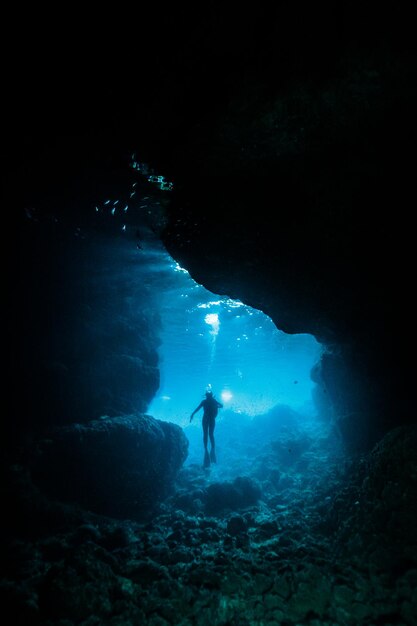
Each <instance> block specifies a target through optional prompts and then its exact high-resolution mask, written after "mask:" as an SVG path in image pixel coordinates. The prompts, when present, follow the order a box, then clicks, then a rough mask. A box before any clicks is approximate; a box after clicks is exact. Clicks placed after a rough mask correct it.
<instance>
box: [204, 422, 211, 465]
mask: <svg viewBox="0 0 417 626" xmlns="http://www.w3.org/2000/svg"><path fill="white" fill-rule="evenodd" d="M208 431H209V424H208V421H207V419H204V418H203V443H204V467H210V456H209V452H208V449H207V443H208Z"/></svg>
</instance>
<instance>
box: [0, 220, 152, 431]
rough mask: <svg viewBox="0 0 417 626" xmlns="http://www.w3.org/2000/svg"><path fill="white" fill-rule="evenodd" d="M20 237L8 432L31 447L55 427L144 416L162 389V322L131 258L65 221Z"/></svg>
mask: <svg viewBox="0 0 417 626" xmlns="http://www.w3.org/2000/svg"><path fill="white" fill-rule="evenodd" d="M93 210H94V208H93ZM19 232H20V243H21V246H22V248H23V250H24V255H23V256H21V249H16V250H15V261H14V262H15V268H14V269H15V272H14V277H15V282H14V284H13V287H12V290H11V296H12V300H11V303H10V312H11V315H12V317H13V321H12V322H11V326H10V328H11V332H10V334H9V335H8V341H9V342H10V346H11V348H10V361H9V363H8V367H9V370H8V371H9V374H8V376H10V392H11V394H12V398H13V400H12V402H11V403H10V413H9V419H8V420H5V421H4V423H3V424H2V428H3V429H4V430H5V431H6V434H7V435H11V434H13V435H14V436H15V437H16V438H17V439H18V440H19V439H20V440H23V442H24V441H25V437H26V438H27V440H30V437H31V436H39V434H40V433H42V430H43V429H44V428H45V427H49V426H53V425H62V424H68V423H72V422H81V421H83V420H85V421H89V420H91V419H95V418H99V417H101V416H106V415H107V416H111V417H114V416H117V415H123V414H129V413H133V412H136V411H138V412H145V411H146V409H147V407H148V405H149V402H150V401H151V399H152V398H153V396H154V394H155V392H156V390H157V389H158V386H159V369H158V354H157V349H158V347H159V342H160V340H159V337H158V330H159V318H158V315H157V312H156V310H155V308H154V307H153V306H152V295H151V294H150V293H149V290H148V289H147V287H146V286H145V285H144V284H138V281H137V279H136V274H135V271H136V264H135V263H136V262H137V259H135V257H134V256H133V255H132V254H131V250H127V249H126V247H125V245H124V242H121V241H120V240H118V239H117V237H115V236H114V233H113V237H111V238H110V237H109V236H107V235H106V233H105V232H103V231H102V232H100V233H98V232H93V231H92V230H90V231H89V232H88V234H87V232H82V231H81V230H80V229H79V228H78V229H77V228H76V227H75V225H74V224H69V223H68V222H66V221H65V220H63V219H62V218H59V219H58V218H56V219H53V218H52V217H50V218H49V219H48V218H46V217H45V218H44V219H38V218H37V217H36V216H34V217H33V218H30V219H25V221H23V222H22V223H21V224H20V228H19ZM4 441H6V436H5V437H4Z"/></svg>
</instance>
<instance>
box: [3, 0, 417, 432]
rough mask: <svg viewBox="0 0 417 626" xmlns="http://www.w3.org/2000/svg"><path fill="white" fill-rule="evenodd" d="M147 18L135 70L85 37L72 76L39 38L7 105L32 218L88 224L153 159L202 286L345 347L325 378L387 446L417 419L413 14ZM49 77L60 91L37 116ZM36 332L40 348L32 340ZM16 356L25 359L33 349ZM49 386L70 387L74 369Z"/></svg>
mask: <svg viewBox="0 0 417 626" xmlns="http://www.w3.org/2000/svg"><path fill="white" fill-rule="evenodd" d="M143 19H144V23H146V32H144V30H142V32H141V33H140V36H138V33H137V32H136V33H134V36H132V37H131V39H129V38H128V37H124V40H123V45H122V46H120V51H121V59H120V63H117V62H115V58H117V57H114V55H115V54H116V48H117V46H112V47H111V51H110V48H109V52H108V54H110V56H111V58H108V57H106V56H105V55H104V56H102V57H100V60H99V62H97V64H95V66H94V68H95V69H94V72H91V71H90V68H89V66H88V64H86V63H85V59H89V58H90V56H89V54H88V53H86V54H85V56H84V54H83V53H84V48H83V42H82V41H80V42H79V44H80V47H79V52H80V54H79V56H78V57H77V58H75V57H74V56H73V55H72V54H71V57H70V61H69V59H68V50H69V49H70V50H72V46H69V47H68V49H67V47H66V45H65V42H63V45H62V47H59V46H58V47H54V49H56V56H57V59H59V61H60V62H61V70H62V71H61V72H60V74H59V80H58V81H57V79H56V78H57V77H56V72H54V73H53V74H51V73H50V71H49V69H48V67H47V66H46V65H45V64H44V63H38V64H37V65H36V59H37V56H36V54H35V52H34V49H35V50H36V49H37V46H33V47H31V49H30V55H28V56H29V58H28V60H27V62H28V66H27V68H25V72H24V73H23V77H26V78H27V81H26V82H25V80H22V81H21V83H20V84H21V85H23V86H25V87H24V88H23V87H19V86H15V85H14V86H13V89H11V90H10V94H11V98H10V99H9V101H8V104H9V105H11V107H10V108H13V104H14V103H15V102H16V106H15V107H14V110H13V111H12V112H10V113H8V112H6V114H5V119H8V120H10V121H11V122H12V123H11V125H10V128H9V130H10V132H8V133H5V137H4V146H5V147H4V152H5V154H6V153H7V157H8V158H7V161H8V164H7V165H8V169H7V181H8V187H9V188H10V189H11V191H12V193H11V194H10V197H11V199H12V204H13V205H16V206H17V209H16V210H17V211H22V210H23V208H24V207H27V206H36V207H37V208H39V206H40V205H41V206H42V210H45V211H46V212H48V210H49V209H51V208H52V209H53V212H54V214H57V213H58V214H59V217H61V216H65V217H66V216H68V215H69V214H71V216H72V219H73V223H74V224H75V223H76V222H77V220H78V221H79V222H82V221H83V219H84V217H83V216H84V215H85V212H86V211H88V210H90V208H91V203H92V202H93V201H94V198H95V197H96V196H97V194H98V193H100V195H102V196H104V195H105V193H113V192H114V191H115V189H117V187H118V184H119V183H120V182H121V181H122V182H123V181H125V179H126V176H125V171H126V170H127V169H128V165H127V163H128V161H129V158H130V155H131V154H132V152H135V151H136V152H137V154H138V158H139V159H140V160H141V161H143V162H145V163H149V164H150V166H151V167H152V168H154V169H155V171H156V172H157V173H158V174H163V175H164V176H166V178H167V179H168V180H170V181H173V183H174V189H173V191H172V192H167V194H166V195H167V196H169V200H168V210H167V215H166V218H167V224H166V227H165V228H164V229H163V231H162V232H161V237H162V239H163V241H164V243H165V245H166V246H167V248H168V251H169V252H170V253H171V254H172V256H173V257H174V258H175V259H176V260H178V262H179V263H180V264H181V265H182V266H183V267H185V268H187V269H188V270H189V271H190V273H191V275H192V276H193V278H194V279H195V280H197V281H198V282H200V283H202V284H203V285H204V286H205V287H206V288H208V289H209V290H212V291H213V292H215V293H219V294H227V295H228V296H230V297H233V298H239V299H241V300H243V301H244V302H245V303H246V304H248V305H250V306H253V307H256V308H258V309H261V310H263V311H264V312H265V313H267V314H268V315H269V316H270V317H271V318H272V319H273V320H274V322H275V323H276V325H277V327H278V328H280V329H282V330H284V331H286V332H308V333H312V334H313V335H315V336H316V337H317V339H318V340H319V341H321V342H323V343H324V344H325V345H326V347H327V348H328V354H326V356H325V358H324V359H323V363H322V365H323V367H322V372H321V379H322V380H323V382H324V384H325V385H326V389H327V392H328V394H329V395H330V396H331V399H332V403H333V405H334V408H335V413H336V414H337V415H338V417H339V418H340V424H341V427H342V430H343V431H344V433H345V434H346V437H347V438H348V439H349V437H350V434H349V433H352V432H354V435H355V440H356V441H361V440H362V441H367V442H369V444H371V442H372V440H375V439H378V437H379V436H380V435H381V433H383V432H385V431H387V430H389V429H390V428H391V427H392V426H394V425H397V424H399V423H404V422H408V421H412V420H413V419H414V418H413V414H414V411H413V410H412V408H411V401H410V389H413V385H414V374H413V372H414V364H413V355H412V350H411V349H410V339H409V335H410V332H412V331H411V330H410V329H412V321H413V318H412V312H413V307H412V306H410V305H409V293H410V285H412V284H413V278H414V276H413V273H412V267H413V263H412V260H413V259H412V253H413V249H414V232H413V228H412V227H411V224H410V215H411V212H410V206H412V198H413V197H414V196H415V190H414V185H413V178H414V160H413V158H412V157H410V155H412V154H413V153H414V149H415V143H416V123H415V109H416V87H415V86H416V84H417V82H416V80H415V78H416V63H415V54H414V52H413V44H414V32H413V31H412V24H413V19H412V17H411V16H408V15H407V11H405V10H404V8H402V9H401V10H394V9H392V7H390V8H389V9H388V8H387V9H385V8H384V7H382V6H381V7H378V11H375V10H373V9H372V10H369V11H367V10H366V9H365V8H364V7H361V10H360V13H356V12H355V10H353V9H352V8H351V7H345V6H343V5H340V6H339V7H338V11H337V15H336V14H332V15H329V13H328V10H327V8H326V9H325V10H324V12H322V11H320V10H319V9H318V8H317V7H315V6H314V7H313V6H312V7H310V8H309V7H303V8H301V7H299V6H298V5H297V6H295V5H294V6H287V7H285V8H284V7H283V6H276V7H274V8H271V7H268V8H266V7H263V6H257V7H253V6H251V7H249V8H248V9H247V10H246V9H243V8H242V9H241V10H239V11H235V10H234V8H227V7H222V11H221V12H219V11H217V10H216V7H214V6H213V7H207V8H206V11H205V12H204V15H199V16H196V15H194V14H193V13H192V12H191V11H189V10H188V8H180V7H172V8H168V7H166V8H165V9H164V11H163V12H162V13H161V14H160V13H159V11H158V14H157V15H153V10H152V8H151V7H148V8H147V13H146V15H143ZM123 32H124V31H123ZM28 42H29V40H28ZM36 43H37V42H36ZM55 43H56V42H55ZM91 43H92V42H91V38H88V44H89V45H91ZM33 48H34V49H33ZM87 51H88V47H87ZM32 64H34V65H32ZM34 67H36V72H35V71H32V74H33V76H36V80H37V87H38V85H41V86H42V89H39V88H37V94H38V97H37V98H36V99H32V100H31V102H32V105H31V106H30V107H28V108H26V109H25V110H24V112H23V113H22V112H21V108H19V106H18V104H19V103H20V102H21V101H27V93H26V91H25V89H26V86H27V85H32V81H33V76H32V74H31V68H32V69H33V68H34ZM69 68H71V70H70V71H69ZM69 85H71V86H72V87H75V88H74V89H73V88H71V89H69ZM80 94H82V97H80ZM51 96H53V97H52V98H51ZM8 111H9V109H8ZM7 115H8V117H7ZM22 155H23V156H22ZM22 158H23V164H22ZM22 180H23V184H22ZM57 198H60V202H59V203H57ZM57 204H59V206H57ZM158 229H159V226H158ZM12 232H13V235H14V238H15V239H14V240H15V243H16V247H17V251H16V256H17V257H19V255H20V256H22V258H23V262H22V264H23V265H28V264H30V263H31V258H32V257H31V254H30V252H29V254H27V251H26V249H25V248H26V247H27V241H26V240H25V239H24V238H23V239H22V237H21V235H20V230H16V229H14V230H13V231H12ZM16 233H17V234H16ZM12 262H14V261H12ZM46 263H48V259H46ZM52 264H53V263H52ZM48 266H49V263H48ZM58 280H60V279H58ZM12 281H13V279H12ZM37 282H39V281H37ZM35 284H37V283H36V281H35V282H34V285H35ZM12 293H13V294H14V293H15V285H14V284H13V288H12ZM40 293H41V294H42V295H44V294H43V292H42V288H41V291H40ZM46 296H48V294H46ZM35 297H36V289H35V287H34V288H33V289H29V290H28V298H29V299H31V300H32V301H34V300H35ZM17 306H18V308H19V309H20V308H21V303H20V302H19V303H18V305H17ZM14 313H15V310H14V308H13V307H12V317H13V315H14ZM23 317H24V316H23V315H22V314H21V313H19V314H18V315H17V320H18V323H19V324H22V323H23V325H24V326H25V324H26V322H25V321H24V320H23ZM120 331H121V329H118V330H117V331H116V334H117V332H120ZM17 334H19V333H17ZM23 337H24V338H23V340H22V341H23V342H26V343H28V344H29V345H26V348H28V347H29V348H32V345H31V343H30V337H31V332H30V331H28V332H25V333H24V334H23ZM98 344H100V341H99V340H98V343H97V345H98ZM71 349H73V348H71ZM28 351H30V350H28ZM11 352H12V354H14V355H15V356H16V358H17V360H19V355H20V354H21V350H20V348H18V349H15V347H14V345H12V349H11ZM15 356H13V359H14V358H15ZM147 356H148V357H149V358H150V363H151V368H152V367H153V365H152V364H153V360H152V358H153V357H152V356H151V352H149V351H147ZM58 362H59V359H58ZM103 366H104V365H103ZM124 366H125V367H126V363H125V364H124ZM58 367H59V366H58ZM23 369H24V370H25V372H26V373H24V374H23V375H22V374H21V372H20V370H19V368H15V369H13V372H14V374H13V377H14V378H15V379H16V381H18V382H17V385H16V389H17V392H16V394H15V396H14V403H15V404H16V405H17V404H18V402H19V403H20V402H21V401H22V400H21V399H20V398H19V401H18V400H17V397H18V395H19V393H20V391H21V389H22V388H26V387H27V386H28V387H29V390H30V393H29V394H28V399H27V400H26V399H24V400H23V402H24V403H25V402H26V404H31V403H33V402H34V399H33V395H35V396H36V389H39V388H40V387H39V385H38V382H37V381H36V378H38V379H39V378H43V377H44V374H38V373H37V372H36V374H35V379H34V380H35V383H33V382H31V372H33V371H34V370H37V362H36V359H35V362H33V359H32V361H31V360H29V362H28V364H27V365H25V366H24V368H23ZM39 371H41V370H39ZM48 376H52V377H51V381H52V382H53V384H56V383H55V382H54V381H55V379H57V381H58V382H57V384H61V383H60V382H59V381H61V379H62V376H63V373H62V368H61V373H58V372H56V371H55V373H54V374H53V375H51V374H48ZM54 377H55V378H54ZM19 380H20V382H19ZM103 380H104V379H103ZM147 397H148V396H147ZM68 401H69V402H72V401H73V400H72V399H71V398H69V399H68ZM23 408H24V407H23ZM103 409H104V406H103ZM18 413H19V414H20V413H21V411H18ZM23 413H25V410H23ZM342 425H343V426H342ZM363 429H366V433H362V434H363V437H362V436H361V431H363Z"/></svg>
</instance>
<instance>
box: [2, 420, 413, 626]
mask: <svg viewBox="0 0 417 626" xmlns="http://www.w3.org/2000/svg"><path fill="white" fill-rule="evenodd" d="M317 434H318V433H317ZM289 435H290V436H289ZM292 435H293V433H289V434H288V433H287V434H285V432H284V431H282V432H281V433H280V434H279V435H278V434H277V439H276V441H279V442H280V443H281V448H282V449H284V448H285V444H286V443H287V447H288V444H289V443H290V442H291V441H292ZM315 440H316V443H315V444H314V445H313V447H312V448H311V447H310V448H309V449H307V450H304V451H300V454H299V457H298V460H297V463H296V464H294V463H289V462H287V463H285V462H284V459H283V457H281V455H280V456H279V457H277V454H276V450H275V449H274V447H271V446H270V445H269V446H268V445H264V446H257V448H256V451H255V453H253V454H252V455H248V456H247V457H245V461H244V462H242V459H241V460H240V465H239V467H240V469H241V470H242V471H243V472H246V473H245V474H243V473H241V474H237V476H236V474H235V479H234V480H235V484H236V485H237V486H239V487H242V484H244V483H246V485H247V486H248V485H251V484H252V485H254V484H255V482H254V476H255V475H256V477H257V481H256V482H257V485H258V487H259V490H258V491H257V492H256V497H255V498H253V499H246V500H245V498H240V499H239V500H238V501H237V500H236V498H235V495H234V494H233V492H232V490H231V489H230V485H231V484H232V480H231V476H232V475H233V472H234V470H235V467H234V464H233V463H228V464H227V465H226V466H219V467H218V468H217V472H214V470H213V469H211V470H210V472H213V475H212V476H211V475H210V473H207V472H206V471H204V470H203V469H202V468H201V467H200V466H193V465H191V466H188V467H183V468H182V469H181V471H180V472H179V473H178V476H177V489H176V491H175V492H174V493H173V494H172V496H171V497H169V498H167V499H166V500H165V501H164V502H163V503H161V506H160V507H159V508H158V510H156V511H155V512H154V514H153V515H152V518H151V519H149V520H147V521H146V522H135V521H132V520H115V519H109V518H106V517H103V516H99V515H94V514H92V513H88V512H86V511H85V510H82V509H81V510H80V509H77V508H74V507H72V506H71V505H68V504H67V505H65V506H63V505H59V503H55V505H54V504H50V505H49V509H47V510H42V506H39V507H38V508H35V509H33V510H32V515H31V519H30V523H28V528H29V529H30V526H31V525H34V526H36V527H37V528H41V532H37V533H35V534H34V535H30V534H29V535H27V534H26V536H19V535H18V536H17V538H15V539H14V541H13V542H12V543H11V544H10V545H8V546H7V549H6V550H5V551H4V554H3V559H2V564H3V566H4V572H3V574H2V576H1V578H0V599H1V602H2V606H3V608H4V610H5V611H11V612H12V615H13V616H14V619H15V621H14V623H16V624H19V626H20V624H22V626H23V625H26V624H31V626H32V625H33V626H63V625H64V624H65V626H67V625H68V626H73V625H75V624H79V625H82V626H91V624H93V625H97V626H98V625H100V626H102V625H103V626H114V625H115V624H118V625H119V624H120V625H122V624H123V626H125V625H129V626H130V625H131V626H137V625H138V624H147V625H148V624H149V625H150V626H168V625H169V626H171V625H172V626H178V625H179V624H181V626H213V625H215V626H229V625H230V624H239V625H242V626H277V625H282V626H284V625H286V626H298V625H301V624H303V625H304V624H305V625H306V626H307V625H309V626H335V625H336V624H337V625H338V626H339V625H343V626H367V625H370V624H386V625H387V626H388V625H390V626H400V625H401V626H415V624H416V615H417V594H416V589H417V554H416V551H415V545H416V539H417V537H416V526H415V524H414V523H413V520H415V511H416V506H417V493H416V489H415V487H416V476H415V460H413V454H412V451H413V449H415V433H413V432H412V431H411V430H409V429H399V430H397V431H396V432H392V433H391V434H389V435H388V436H387V437H386V438H385V440H384V441H383V442H381V444H379V445H378V446H377V447H376V448H375V449H374V450H373V451H372V453H371V454H369V455H364V457H363V461H362V463H361V462H358V461H357V460H356V459H355V460H351V461H348V460H347V459H346V457H345V456H344V455H343V454H341V451H340V450H339V451H337V450H336V448H335V445H334V441H333V440H331V441H329V443H328V446H327V447H326V446H323V442H319V441H318V440H319V437H315ZM237 447H239V446H237ZM275 447H276V446H275ZM262 468H263V469H262ZM364 468H366V471H364ZM346 469H347V470H348V471H347V472H346ZM229 478H230V480H229ZM213 491H215V492H216V493H217V494H218V495H220V496H221V497H223V499H222V500H221V504H222V505H223V506H221V507H219V508H218V510H217V511H215V512H211V513H209V512H208V511H207V510H206V505H207V504H208V503H210V497H211V493H212V492H213ZM241 491H242V490H241ZM220 492H221V493H220ZM242 493H243V491H242ZM403 494H406V498H405V500H403V499H402V498H401V496H402V495H403ZM187 496H188V497H187ZM230 496H231V497H230ZM249 500H250V501H249ZM228 505H229V506H228ZM230 505H231V506H230ZM22 512H23V511H22ZM6 519H8V516H7V515H6ZM40 521H42V524H40ZM385 525H388V527H389V530H388V533H387V535H386V538H385V531H384V526H385ZM404 536H405V537H404ZM401 537H403V538H404V540H402V539H401Z"/></svg>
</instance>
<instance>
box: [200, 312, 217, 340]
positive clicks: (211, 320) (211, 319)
mask: <svg viewBox="0 0 417 626" xmlns="http://www.w3.org/2000/svg"><path fill="white" fill-rule="evenodd" d="M204 321H205V323H206V324H208V325H209V326H211V331H210V334H211V335H214V336H217V335H218V334H219V330H220V320H219V316H218V314H217V313H207V315H206V316H205V318H204Z"/></svg>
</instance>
